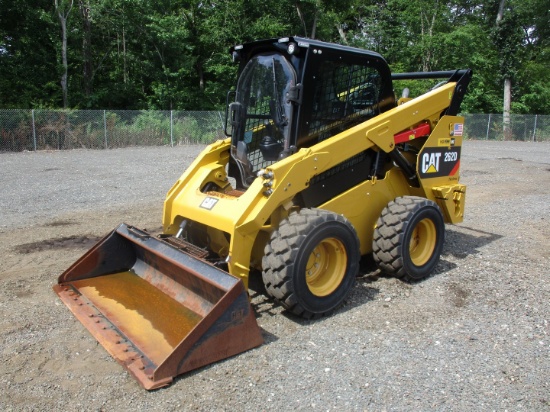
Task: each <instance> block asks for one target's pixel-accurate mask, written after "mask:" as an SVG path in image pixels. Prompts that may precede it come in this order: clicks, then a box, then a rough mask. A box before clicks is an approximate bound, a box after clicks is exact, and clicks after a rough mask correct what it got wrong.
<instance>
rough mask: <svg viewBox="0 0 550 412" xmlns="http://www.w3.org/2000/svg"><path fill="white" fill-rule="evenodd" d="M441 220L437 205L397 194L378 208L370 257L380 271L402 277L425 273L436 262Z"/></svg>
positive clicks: (416, 277)
mask: <svg viewBox="0 0 550 412" xmlns="http://www.w3.org/2000/svg"><path fill="white" fill-rule="evenodd" d="M444 238H445V222H444V221H443V215H442V214H441V211H440V209H439V207H438V206H437V204H436V203H435V202H432V201H431V200H428V199H424V198H421V197H414V196H404V197H398V198H397V199H395V200H394V201H392V202H390V203H388V205H387V206H386V207H385V208H384V210H383V211H382V214H381V215H380V218H379V219H378V221H377V222H376V228H375V230H374V235H373V247H372V249H373V257H374V260H375V262H376V263H377V265H378V267H379V268H380V269H381V270H383V271H384V272H386V273H388V274H390V275H393V276H395V277H398V278H404V279H406V280H420V279H424V278H425V277H427V276H429V275H430V274H431V272H432V271H433V269H434V268H435V265H436V264H437V262H438V261H439V257H440V255H441V251H442V250H443V243H444Z"/></svg>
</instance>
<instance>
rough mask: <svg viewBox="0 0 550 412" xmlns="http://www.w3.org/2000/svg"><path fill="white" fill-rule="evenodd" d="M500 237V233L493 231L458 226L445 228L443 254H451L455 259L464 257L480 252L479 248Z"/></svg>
mask: <svg viewBox="0 0 550 412" xmlns="http://www.w3.org/2000/svg"><path fill="white" fill-rule="evenodd" d="M502 237H503V236H502V235H497V234H495V233H490V232H485V231H483V230H479V229H474V228H471V227H466V226H459V227H457V229H454V230H447V234H446V239H445V248H444V249H443V256H453V257H454V258H456V259H465V258H466V257H468V256H470V255H475V254H478V253H480V251H479V249H480V248H482V247H484V246H486V245H488V244H490V243H493V242H495V241H497V240H499V239H501V238H502Z"/></svg>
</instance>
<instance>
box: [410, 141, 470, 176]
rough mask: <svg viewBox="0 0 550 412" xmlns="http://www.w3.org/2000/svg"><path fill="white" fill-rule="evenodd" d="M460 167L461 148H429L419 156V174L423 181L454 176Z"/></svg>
mask: <svg viewBox="0 0 550 412" xmlns="http://www.w3.org/2000/svg"><path fill="white" fill-rule="evenodd" d="M459 165H460V146H459V147H452V146H451V147H448V148H443V147H427V148H425V149H424V150H423V151H422V152H421V153H420V154H419V155H418V165H417V168H418V174H419V176H420V177H421V178H423V179H427V178H428V179H429V178H431V177H440V176H453V175H455V174H456V172H457V171H458V167H459Z"/></svg>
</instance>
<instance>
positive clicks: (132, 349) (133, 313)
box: [54, 224, 263, 389]
mask: <svg viewBox="0 0 550 412" xmlns="http://www.w3.org/2000/svg"><path fill="white" fill-rule="evenodd" d="M54 290H55V292H56V293H57V294H58V295H59V297H60V298H61V300H62V301H63V302H64V303H65V304H66V305H67V306H68V307H69V309H70V310H71V311H72V312H73V314H74V315H75V316H76V317H77V318H78V320H80V322H82V324H84V326H86V328H88V330H89V331H90V333H91V334H92V335H93V336H94V337H95V338H96V339H97V340H98V341H99V342H100V343H101V344H102V345H103V346H104V347H105V349H107V351H108V352H109V353H110V354H111V355H112V356H113V357H114V358H115V359H116V360H117V361H118V362H119V363H120V364H122V365H123V366H124V367H125V368H127V369H128V370H129V371H130V373H131V374H132V375H133V376H134V377H135V378H136V379H137V380H138V381H139V383H140V384H141V385H142V386H143V387H144V388H145V389H155V388H159V387H161V386H165V385H168V384H170V382H172V379H173V378H174V377H175V376H177V375H179V374H181V373H184V372H187V371H189V370H192V369H195V368H199V367H201V366H204V365H207V364H210V363H212V362H215V361H218V360H220V359H225V358H227V357H230V356H233V355H236V354H238V353H240V352H244V351H246V350H248V349H251V348H253V347H256V346H259V345H261V344H262V342H263V339H262V336H261V333H260V329H259V327H258V324H257V323H256V319H255V317H254V313H253V311H252V308H251V306H250V303H249V301H248V295H247V293H246V290H245V289H244V285H243V283H242V282H241V281H240V280H239V279H237V278H236V277H234V276H231V275H230V274H228V273H226V272H224V271H222V270H220V269H218V268H216V267H214V266H212V265H210V264H208V263H206V262H204V261H202V260H200V259H198V258H195V257H192V256H191V255H189V254H187V253H185V252H182V251H181V250H179V249H178V248H176V247H174V246H171V245H170V244H169V243H168V242H166V241H163V240H162V239H159V238H155V237H151V236H150V235H149V234H147V232H143V231H141V230H138V229H136V228H133V227H131V226H127V225H125V224H121V225H120V226H119V227H118V228H116V229H115V230H114V231H113V232H111V233H110V234H108V235H107V236H106V237H105V238H103V239H102V240H100V241H99V242H98V243H97V244H96V245H95V246H94V247H93V248H92V249H90V250H89V251H88V252H87V253H86V254H84V256H82V257H81V258H80V259H79V260H78V261H77V262H76V263H74V264H73V265H72V266H71V267H70V268H69V269H67V270H66V271H65V272H64V273H63V274H62V275H61V276H60V277H59V279H58V284H57V285H55V286H54Z"/></svg>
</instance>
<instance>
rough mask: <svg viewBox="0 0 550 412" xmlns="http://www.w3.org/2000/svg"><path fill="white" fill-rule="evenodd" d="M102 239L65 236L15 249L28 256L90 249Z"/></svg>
mask: <svg viewBox="0 0 550 412" xmlns="http://www.w3.org/2000/svg"><path fill="white" fill-rule="evenodd" d="M100 239H101V237H97V236H92V235H84V236H63V237H57V238H52V239H45V240H41V241H38V242H31V243H24V244H22V245H17V246H15V247H14V250H15V252H17V253H19V254H22V255H26V254H30V253H35V252H42V251H44V250H62V249H81V248H84V249H89V248H91V247H92V246H93V245H95V244H96V243H97V242H98V241H99V240H100Z"/></svg>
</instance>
